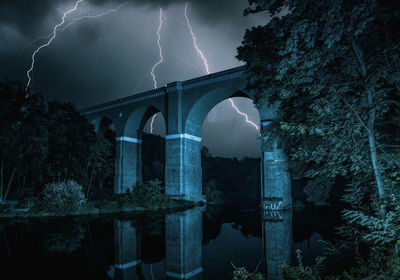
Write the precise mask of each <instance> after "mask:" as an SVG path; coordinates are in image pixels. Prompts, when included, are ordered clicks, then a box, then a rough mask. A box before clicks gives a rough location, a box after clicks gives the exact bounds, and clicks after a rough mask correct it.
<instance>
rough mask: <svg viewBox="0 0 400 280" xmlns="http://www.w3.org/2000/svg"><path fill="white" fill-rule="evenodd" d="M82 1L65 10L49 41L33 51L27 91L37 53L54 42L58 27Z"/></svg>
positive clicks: (27, 74) (27, 73) (79, 0)
mask: <svg viewBox="0 0 400 280" xmlns="http://www.w3.org/2000/svg"><path fill="white" fill-rule="evenodd" d="M82 2H83V0H78V1H76V3H75V5H74V7H73V8H71V9H70V10H68V11H66V12H64V14H63V16H62V18H61V22H60V23H58V24H57V25H56V26H54V29H53V35H52V36H51V37H50V39H49V40H48V41H47V43H46V44H43V45H41V46H40V47H38V48H37V49H36V50H35V51H34V52H33V54H32V63H31V67H30V68H29V70H28V71H27V72H26V76H27V77H28V83H27V84H26V88H25V91H26V92H28V88H29V85H30V83H31V80H32V78H31V75H30V74H31V72H32V71H33V67H34V66H35V56H36V54H37V53H38V52H39V51H40V50H41V49H43V48H45V47H48V46H49V45H50V44H51V43H52V42H53V40H54V38H55V37H56V35H57V29H58V28H59V27H60V26H62V25H63V24H64V23H65V18H66V16H67V15H69V14H70V13H72V12H74V11H76V10H77V9H78V6H79V4H80V3H82ZM27 96H28V95H27Z"/></svg>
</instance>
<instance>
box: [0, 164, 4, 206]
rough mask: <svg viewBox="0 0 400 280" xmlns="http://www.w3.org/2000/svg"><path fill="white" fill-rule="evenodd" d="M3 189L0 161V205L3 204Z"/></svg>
mask: <svg viewBox="0 0 400 280" xmlns="http://www.w3.org/2000/svg"><path fill="white" fill-rule="evenodd" d="M3 189H4V160H1V166H0V203H3V202H4V201H3Z"/></svg>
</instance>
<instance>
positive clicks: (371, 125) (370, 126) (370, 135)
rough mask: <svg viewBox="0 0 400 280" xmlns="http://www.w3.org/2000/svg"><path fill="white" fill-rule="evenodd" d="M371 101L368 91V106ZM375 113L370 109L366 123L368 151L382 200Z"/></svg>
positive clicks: (374, 110)
mask: <svg viewBox="0 0 400 280" xmlns="http://www.w3.org/2000/svg"><path fill="white" fill-rule="evenodd" d="M372 101H373V100H372V94H371V92H370V91H368V105H370V106H371V105H372ZM375 113H376V109H375V108H372V109H370V111H369V117H368V123H367V126H368V140H369V151H370V154H371V162H372V167H373V169H374V174H375V180H376V185H377V187H378V194H379V198H380V199H383V198H384V197H385V189H384V186H383V182H382V176H381V171H380V170H379V164H378V159H377V153H376V141H375V132H374V122H375Z"/></svg>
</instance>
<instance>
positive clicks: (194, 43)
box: [185, 3, 258, 131]
mask: <svg viewBox="0 0 400 280" xmlns="http://www.w3.org/2000/svg"><path fill="white" fill-rule="evenodd" d="M187 7H188V3H186V4H185V18H186V24H187V26H188V28H189V31H190V34H191V35H192V39H193V45H194V48H195V49H196V51H197V53H198V54H199V55H200V57H201V59H202V60H203V64H204V68H205V70H206V72H207V74H210V70H209V68H208V63H207V59H206V57H205V56H204V54H203V52H202V51H201V50H200V49H199V47H198V46H197V38H196V35H195V34H194V32H193V29H192V26H191V25H190V21H189V17H188V15H187ZM229 101H230V102H231V105H232V108H234V109H235V111H236V112H237V113H238V114H240V115H242V116H244V117H245V119H246V123H248V124H249V125H251V126H253V127H255V129H256V130H257V131H258V126H257V125H256V124H255V123H254V122H252V121H250V120H249V116H248V115H247V114H245V113H243V112H241V111H240V110H239V108H238V107H237V106H236V105H235V103H234V102H233V100H232V98H229Z"/></svg>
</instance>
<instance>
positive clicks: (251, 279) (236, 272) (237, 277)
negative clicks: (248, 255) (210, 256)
mask: <svg viewBox="0 0 400 280" xmlns="http://www.w3.org/2000/svg"><path fill="white" fill-rule="evenodd" d="M232 266H233V275H232V276H233V278H232V279H233V280H264V279H265V278H264V276H263V275H262V274H261V273H259V272H256V271H257V269H256V271H254V272H249V271H247V269H246V268H244V267H237V266H235V265H234V264H232Z"/></svg>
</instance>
